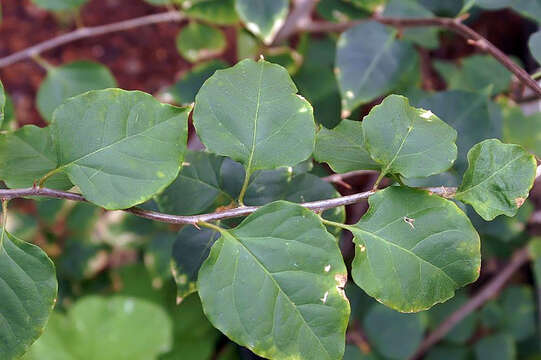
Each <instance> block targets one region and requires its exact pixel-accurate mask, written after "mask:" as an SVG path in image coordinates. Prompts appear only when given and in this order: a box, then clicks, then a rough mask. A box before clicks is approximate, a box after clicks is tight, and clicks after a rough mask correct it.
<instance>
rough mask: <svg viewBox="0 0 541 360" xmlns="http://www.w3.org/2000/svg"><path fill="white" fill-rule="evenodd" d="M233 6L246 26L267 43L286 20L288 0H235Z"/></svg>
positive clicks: (269, 42)
mask: <svg viewBox="0 0 541 360" xmlns="http://www.w3.org/2000/svg"><path fill="white" fill-rule="evenodd" d="M235 8H236V9H237V13H238V14H239V17H240V19H241V20H242V22H243V23H244V24H245V25H246V28H247V29H248V30H250V31H251V32H252V33H253V34H254V35H257V36H258V37H260V38H261V40H263V42H264V43H265V44H267V45H269V44H271V43H272V41H273V40H274V37H275V36H276V34H277V33H278V31H279V30H280V28H281V27H282V25H283V24H284V22H285V20H286V17H287V13H288V11H289V0H235Z"/></svg>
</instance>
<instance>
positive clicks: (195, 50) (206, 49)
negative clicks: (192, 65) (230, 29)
mask: <svg viewBox="0 0 541 360" xmlns="http://www.w3.org/2000/svg"><path fill="white" fill-rule="evenodd" d="M226 45H227V44H226V40H225V36H224V34H223V33H222V31H221V30H220V29H217V28H215V27H212V26H209V25H205V24H200V23H197V22H192V23H190V24H188V25H187V26H185V27H184V28H183V29H182V30H181V31H180V32H179V34H178V36H177V49H178V51H179V52H180V54H181V55H182V56H183V57H184V58H185V59H187V60H188V61H190V62H197V61H200V60H203V59H207V58H210V57H214V56H217V55H219V54H221V53H222V52H223V51H224V50H225V47H226Z"/></svg>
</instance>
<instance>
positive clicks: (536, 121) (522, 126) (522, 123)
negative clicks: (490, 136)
mask: <svg viewBox="0 0 541 360" xmlns="http://www.w3.org/2000/svg"><path fill="white" fill-rule="evenodd" d="M502 109H503V110H502V111H503V140H504V141H505V142H507V143H512V144H519V145H522V146H524V148H525V149H526V150H528V151H531V152H532V153H534V154H535V155H536V156H538V157H541V137H539V136H538V135H539V133H540V132H541V113H535V114H532V115H528V116H526V115H524V113H523V112H522V110H521V109H520V107H518V106H513V105H510V104H502Z"/></svg>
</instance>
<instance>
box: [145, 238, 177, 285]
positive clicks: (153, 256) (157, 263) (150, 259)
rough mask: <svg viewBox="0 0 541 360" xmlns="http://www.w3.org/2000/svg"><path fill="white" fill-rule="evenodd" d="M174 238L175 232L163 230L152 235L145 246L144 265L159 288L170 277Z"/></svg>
mask: <svg viewBox="0 0 541 360" xmlns="http://www.w3.org/2000/svg"><path fill="white" fill-rule="evenodd" d="M175 240H176V234H175V233H171V232H165V231H164V232H160V233H158V234H156V235H154V236H153V237H152V239H151V240H150V241H149V242H148V244H147V246H146V249H145V256H144V262H145V266H146V268H147V269H148V272H149V273H150V274H151V275H152V283H153V285H154V286H155V287H157V288H161V287H162V286H163V283H164V282H166V281H169V280H170V279H171V267H172V265H171V254H172V252H173V244H174V243H175Z"/></svg>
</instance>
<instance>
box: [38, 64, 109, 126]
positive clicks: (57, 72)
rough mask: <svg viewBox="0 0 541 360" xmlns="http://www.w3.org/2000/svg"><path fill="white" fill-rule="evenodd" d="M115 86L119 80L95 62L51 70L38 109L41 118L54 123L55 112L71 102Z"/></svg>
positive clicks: (48, 72) (68, 65)
mask: <svg viewBox="0 0 541 360" xmlns="http://www.w3.org/2000/svg"><path fill="white" fill-rule="evenodd" d="M115 86H116V80H115V78H114V77H113V74H111V72H110V71H109V69H108V68H107V67H105V66H103V65H101V64H98V63H95V62H91V61H75V62H72V63H69V64H66V65H62V66H59V67H52V68H51V69H48V70H47V76H46V77H45V79H44V80H43V82H42V83H41V85H40V87H39V90H38V94H37V98H36V105H37V107H38V110H39V112H40V114H41V116H43V118H44V119H45V120H46V121H47V122H50V121H51V120H52V118H53V112H54V111H55V110H56V108H57V107H58V106H60V105H61V104H62V103H63V102H64V101H66V100H67V99H68V98H70V97H73V96H75V95H79V94H82V93H84V92H87V91H90V90H100V89H105V88H112V87H115Z"/></svg>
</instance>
